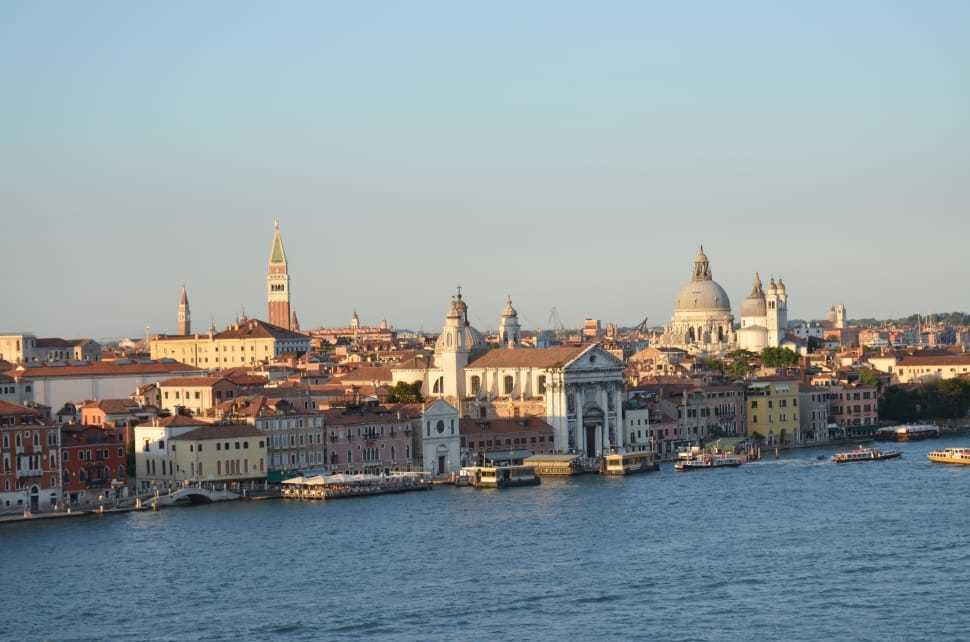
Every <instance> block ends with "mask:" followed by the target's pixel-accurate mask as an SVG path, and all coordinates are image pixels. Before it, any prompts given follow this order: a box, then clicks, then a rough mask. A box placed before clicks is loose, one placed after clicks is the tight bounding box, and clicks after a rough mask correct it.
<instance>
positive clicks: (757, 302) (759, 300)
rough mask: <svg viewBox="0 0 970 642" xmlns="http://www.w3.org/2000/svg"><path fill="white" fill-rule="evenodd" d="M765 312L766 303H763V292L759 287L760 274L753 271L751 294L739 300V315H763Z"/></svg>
mask: <svg viewBox="0 0 970 642" xmlns="http://www.w3.org/2000/svg"><path fill="white" fill-rule="evenodd" d="M767 314H768V305H767V304H766V303H765V292H764V290H762V289H761V275H759V274H758V273H755V275H754V285H753V286H752V287H751V294H749V295H748V298H746V299H745V300H744V301H742V302H741V316H742V317H764V316H767Z"/></svg>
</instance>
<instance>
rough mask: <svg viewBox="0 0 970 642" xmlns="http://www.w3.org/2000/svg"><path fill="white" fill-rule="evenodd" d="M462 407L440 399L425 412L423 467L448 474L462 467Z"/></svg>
mask: <svg viewBox="0 0 970 642" xmlns="http://www.w3.org/2000/svg"><path fill="white" fill-rule="evenodd" d="M458 420H459V417H458V409H457V408H455V407H454V406H452V405H451V404H449V403H448V402H446V401H443V400H441V399H437V400H435V401H433V402H432V403H431V404H430V405H428V406H427V407H425V409H424V412H423V413H422V415H421V453H422V459H423V465H422V468H423V469H424V470H425V471H426V472H430V473H432V474H433V475H447V474H449V473H453V472H455V471H457V470H458V469H459V468H461V434H460V430H459V428H460V426H459V422H458Z"/></svg>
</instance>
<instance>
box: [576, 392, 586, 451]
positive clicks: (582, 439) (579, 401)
mask: <svg viewBox="0 0 970 642" xmlns="http://www.w3.org/2000/svg"><path fill="white" fill-rule="evenodd" d="M574 403H575V404H576V450H578V451H579V452H581V453H583V455H585V454H586V431H585V430H584V429H583V388H582V386H577V390H576V393H575V401H574Z"/></svg>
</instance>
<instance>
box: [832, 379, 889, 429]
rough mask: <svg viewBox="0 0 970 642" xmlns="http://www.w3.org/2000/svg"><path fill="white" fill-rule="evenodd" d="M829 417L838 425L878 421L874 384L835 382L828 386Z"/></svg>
mask: <svg viewBox="0 0 970 642" xmlns="http://www.w3.org/2000/svg"><path fill="white" fill-rule="evenodd" d="M829 419H830V420H831V421H833V422H835V423H837V424H839V425H840V426H871V425H873V424H875V423H876V422H878V421H879V393H878V391H877V390H876V386H869V385H865V384H835V385H833V386H831V387H829Z"/></svg>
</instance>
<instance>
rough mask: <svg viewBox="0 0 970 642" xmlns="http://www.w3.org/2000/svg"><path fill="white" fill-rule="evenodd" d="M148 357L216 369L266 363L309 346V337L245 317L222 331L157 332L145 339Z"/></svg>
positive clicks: (304, 350)
mask: <svg viewBox="0 0 970 642" xmlns="http://www.w3.org/2000/svg"><path fill="white" fill-rule="evenodd" d="M149 350H150V351H151V357H152V359H175V360H176V361H179V362H181V363H187V364H189V365H193V366H196V367H198V368H206V369H212V370H214V369H219V368H235V367H239V366H249V365H253V364H257V363H266V362H269V361H272V360H273V359H275V358H277V357H279V356H281V355H284V354H292V353H298V354H299V353H304V352H307V351H309V350H310V337H308V336H307V335H305V334H300V333H298V332H291V331H289V330H286V329H284V328H280V327H278V326H275V325H271V324H269V323H266V322H265V321H260V320H258V319H248V320H245V321H243V322H241V323H237V324H235V325H232V326H230V327H229V328H227V329H226V330H224V331H222V332H212V331H210V332H209V333H208V334H195V335H188V336H181V335H157V336H154V337H152V338H151V340H150V341H149Z"/></svg>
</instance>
